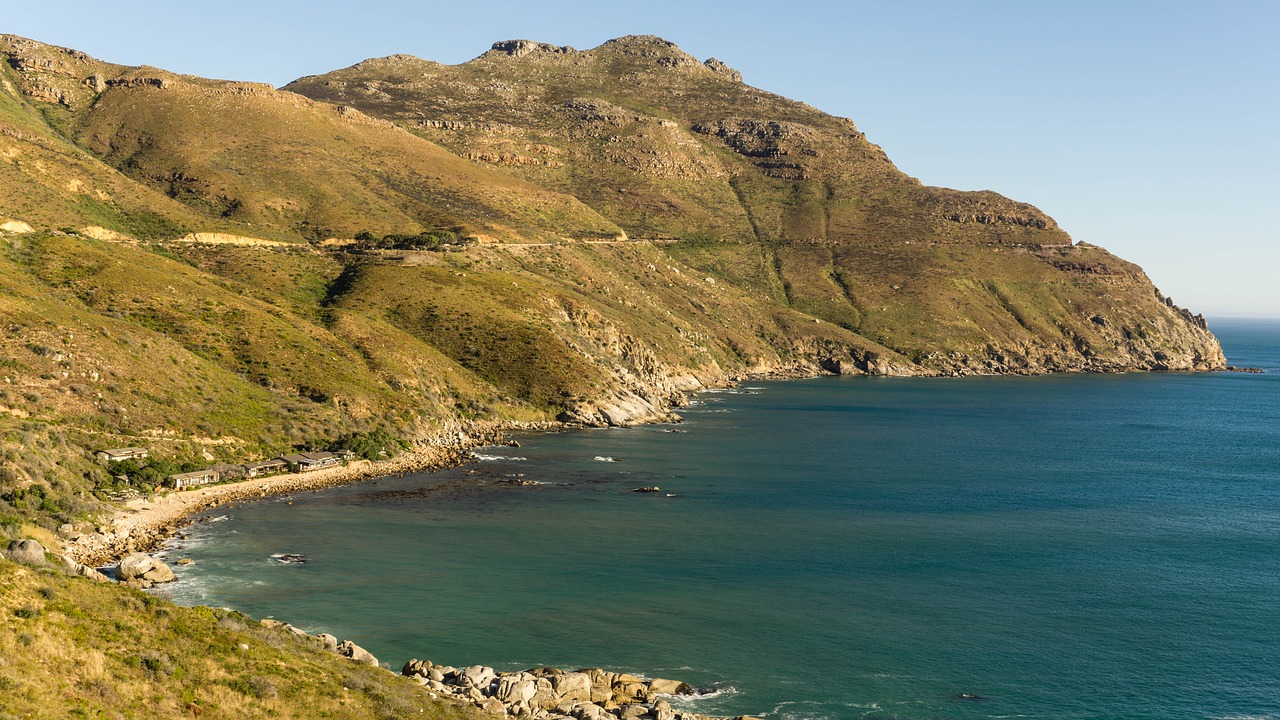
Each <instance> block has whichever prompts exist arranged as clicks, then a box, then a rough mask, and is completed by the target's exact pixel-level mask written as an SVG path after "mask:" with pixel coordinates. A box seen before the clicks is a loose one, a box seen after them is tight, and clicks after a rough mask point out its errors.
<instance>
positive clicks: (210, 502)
mask: <svg viewBox="0 0 1280 720" xmlns="http://www.w3.org/2000/svg"><path fill="white" fill-rule="evenodd" d="M1138 371H1139V372H1159V373H1168V372H1170V371H1167V370H1166V371H1153V370H1138ZM1254 371H1256V369H1254V368H1237V367H1233V366H1228V367H1226V368H1224V369H1218V370H1208V371H1199V370H1192V371H1189V372H1190V373H1192V374H1198V373H1200V372H1254ZM1079 372H1088V371H1081V370H1065V371H1064V370H1056V371H1049V372H1038V373H1025V374H1031V375H1054V374H1073V373H1079ZM1175 372H1176V371H1175ZM843 374H844V373H832V372H829V371H823V370H821V369H819V368H813V367H803V366H791V367H779V368H773V369H769V370H765V371H754V372H751V371H749V372H745V373H741V374H729V375H722V376H720V377H718V378H700V379H699V385H700V387H698V388H693V389H688V390H685V391H683V392H681V393H680V396H679V398H680V399H679V400H675V401H673V399H672V398H667V399H666V400H665V401H660V405H658V407H656V408H654V410H655V412H651V413H645V414H642V415H639V416H637V417H630V418H622V419H621V422H619V423H617V424H616V425H614V424H612V423H611V424H610V425H608V426H610V427H614V426H616V427H634V426H637V425H648V424H654V423H662V422H671V421H672V420H673V419H674V420H676V421H677V422H678V421H679V416H677V415H675V414H674V412H675V410H676V409H678V408H679V407H681V406H683V405H686V404H687V402H688V398H689V396H690V395H695V394H698V393H703V392H709V391H713V390H716V389H721V388H726V387H735V386H738V385H740V384H741V383H743V382H751V381H756V380H760V381H786V380H807V379H813V378H818V377H839V376H841V375H843ZM851 374H855V375H861V376H864V377H876V375H874V374H871V373H862V372H858V373H851ZM975 374H979V375H986V373H975ZM991 375H992V376H996V375H1004V376H1020V375H1024V373H1020V372H1012V371H1010V372H1004V373H991ZM957 376H963V375H950V376H948V375H945V374H940V375H938V376H937V377H957ZM914 377H929V376H927V375H925V376H922V375H914ZM588 427H595V425H592V424H589V423H581V422H563V421H547V422H532V423H521V422H512V421H488V422H479V423H474V424H469V423H462V422H459V427H458V428H457V429H456V430H453V431H447V432H445V433H443V434H441V435H437V436H436V437H434V438H429V439H425V440H423V441H422V442H421V444H418V445H415V446H414V447H412V448H410V449H408V450H405V451H403V452H401V453H400V454H398V455H396V456H395V457H393V458H389V459H387V460H379V461H369V460H364V459H360V460H354V461H351V462H349V463H348V464H346V465H342V466H339V467H333V468H324V469H321V470H313V471H310V472H305V473H286V474H280V475H271V476H267V477H262V478H252V479H248V480H241V481H238V482H234V483H224V484H220V485H214V486H206V487H200V488H193V489H191V490H183V491H171V492H168V493H166V494H164V495H159V496H154V497H152V498H135V499H133V500H128V501H125V502H124V503H120V504H118V505H117V506H116V507H115V509H114V510H113V511H112V514H111V518H110V520H104V521H103V523H102V524H101V525H100V526H99V527H98V529H97V531H96V532H91V533H86V534H83V535H80V536H79V537H77V538H75V539H72V540H69V541H64V543H63V545H62V550H63V554H65V555H66V556H67V557H69V558H70V559H72V560H74V561H76V562H77V563H81V564H83V565H87V566H90V567H103V566H106V565H110V564H113V563H116V562H119V560H120V559H121V558H123V557H124V556H126V555H128V554H130V553H133V552H145V553H151V552H154V551H155V550H156V549H157V548H159V547H160V546H161V545H162V544H163V543H164V541H166V540H168V539H169V538H171V537H173V536H174V535H175V534H177V532H178V530H179V528H181V527H183V526H186V525H188V524H190V523H191V518H192V517H193V516H194V515H196V514H198V513H200V512H203V511H205V510H209V509H211V508H215V507H217V506H219V505H224V504H226V503H230V502H237V501H248V502H252V501H254V500H264V499H266V498H269V497H274V496H277V495H284V494H287V493H291V492H304V491H309V490H321V489H324V488H329V487H335V486H338V485H347V484H350V483H356V482H361V481H364V480H372V479H376V478H381V477H389V476H392V475H403V474H406V473H413V472H433V471H435V470H441V469H444V468H447V467H457V466H458V465H461V464H463V463H465V462H466V460H467V453H468V452H469V451H470V450H471V449H473V448H477V447H483V446H486V445H497V444H501V443H502V438H503V436H504V434H505V433H506V432H520V431H528V430H553V431H568V430H578V429H585V428H588ZM104 530H105V532H104Z"/></svg>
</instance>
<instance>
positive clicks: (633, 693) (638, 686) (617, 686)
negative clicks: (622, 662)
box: [613, 675, 652, 705]
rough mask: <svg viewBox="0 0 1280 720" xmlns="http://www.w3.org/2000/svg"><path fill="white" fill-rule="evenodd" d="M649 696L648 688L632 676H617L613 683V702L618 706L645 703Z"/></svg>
mask: <svg viewBox="0 0 1280 720" xmlns="http://www.w3.org/2000/svg"><path fill="white" fill-rule="evenodd" d="M651 694H652V693H651V691H650V690H649V686H648V685H647V684H646V683H645V682H644V681H643V680H641V679H639V678H637V677H636V676H634V675H619V676H618V679H617V680H615V681H614V683H613V701H614V702H616V703H618V704H619V705H627V704H629V703H636V702H645V701H646V700H647V699H648V698H649V697H650V695H651Z"/></svg>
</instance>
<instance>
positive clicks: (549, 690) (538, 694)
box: [529, 677, 560, 710]
mask: <svg viewBox="0 0 1280 720" xmlns="http://www.w3.org/2000/svg"><path fill="white" fill-rule="evenodd" d="M535 685H536V686H537V687H536V689H535V691H534V693H533V699H531V700H530V701H529V706H530V707H533V708H537V709H538V710H551V709H553V708H555V706H557V705H559V704H560V694H559V693H557V692H556V691H555V686H554V685H552V681H551V678H548V677H540V678H537V679H536V681H535Z"/></svg>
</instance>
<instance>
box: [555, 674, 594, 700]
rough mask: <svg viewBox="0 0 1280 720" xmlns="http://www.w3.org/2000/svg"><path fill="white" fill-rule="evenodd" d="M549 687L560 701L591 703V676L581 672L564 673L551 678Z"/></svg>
mask: <svg viewBox="0 0 1280 720" xmlns="http://www.w3.org/2000/svg"><path fill="white" fill-rule="evenodd" d="M551 686H552V688H554V689H555V691H556V694H557V695H559V696H560V701H561V702H564V701H566V700H571V701H574V702H591V676H590V675H587V674H586V673H581V672H571V673H564V674H563V675H556V676H554V677H552V678H551Z"/></svg>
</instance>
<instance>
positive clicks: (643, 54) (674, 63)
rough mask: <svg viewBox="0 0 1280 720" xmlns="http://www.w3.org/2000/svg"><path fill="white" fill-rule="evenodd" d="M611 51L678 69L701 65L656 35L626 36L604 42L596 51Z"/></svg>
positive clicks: (671, 43) (673, 44) (668, 41)
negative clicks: (649, 59)
mask: <svg viewBox="0 0 1280 720" xmlns="http://www.w3.org/2000/svg"><path fill="white" fill-rule="evenodd" d="M601 50H606V51H612V52H615V53H618V54H620V55H626V56H629V57H638V58H654V59H656V60H657V61H658V63H659V64H660V65H666V66H671V67H678V66H682V65H688V66H694V65H698V66H700V65H702V63H700V62H698V60H697V58H695V57H694V56H692V55H690V54H689V53H687V52H685V51H683V50H681V49H680V48H679V47H678V46H677V45H676V44H675V43H673V42H671V41H670V40H663V39H662V38H660V37H657V36H656V35H627V36H625V37H620V38H614V39H613V40H609V41H608V42H605V43H604V44H602V45H601V46H600V47H598V48H596V51H601Z"/></svg>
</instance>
